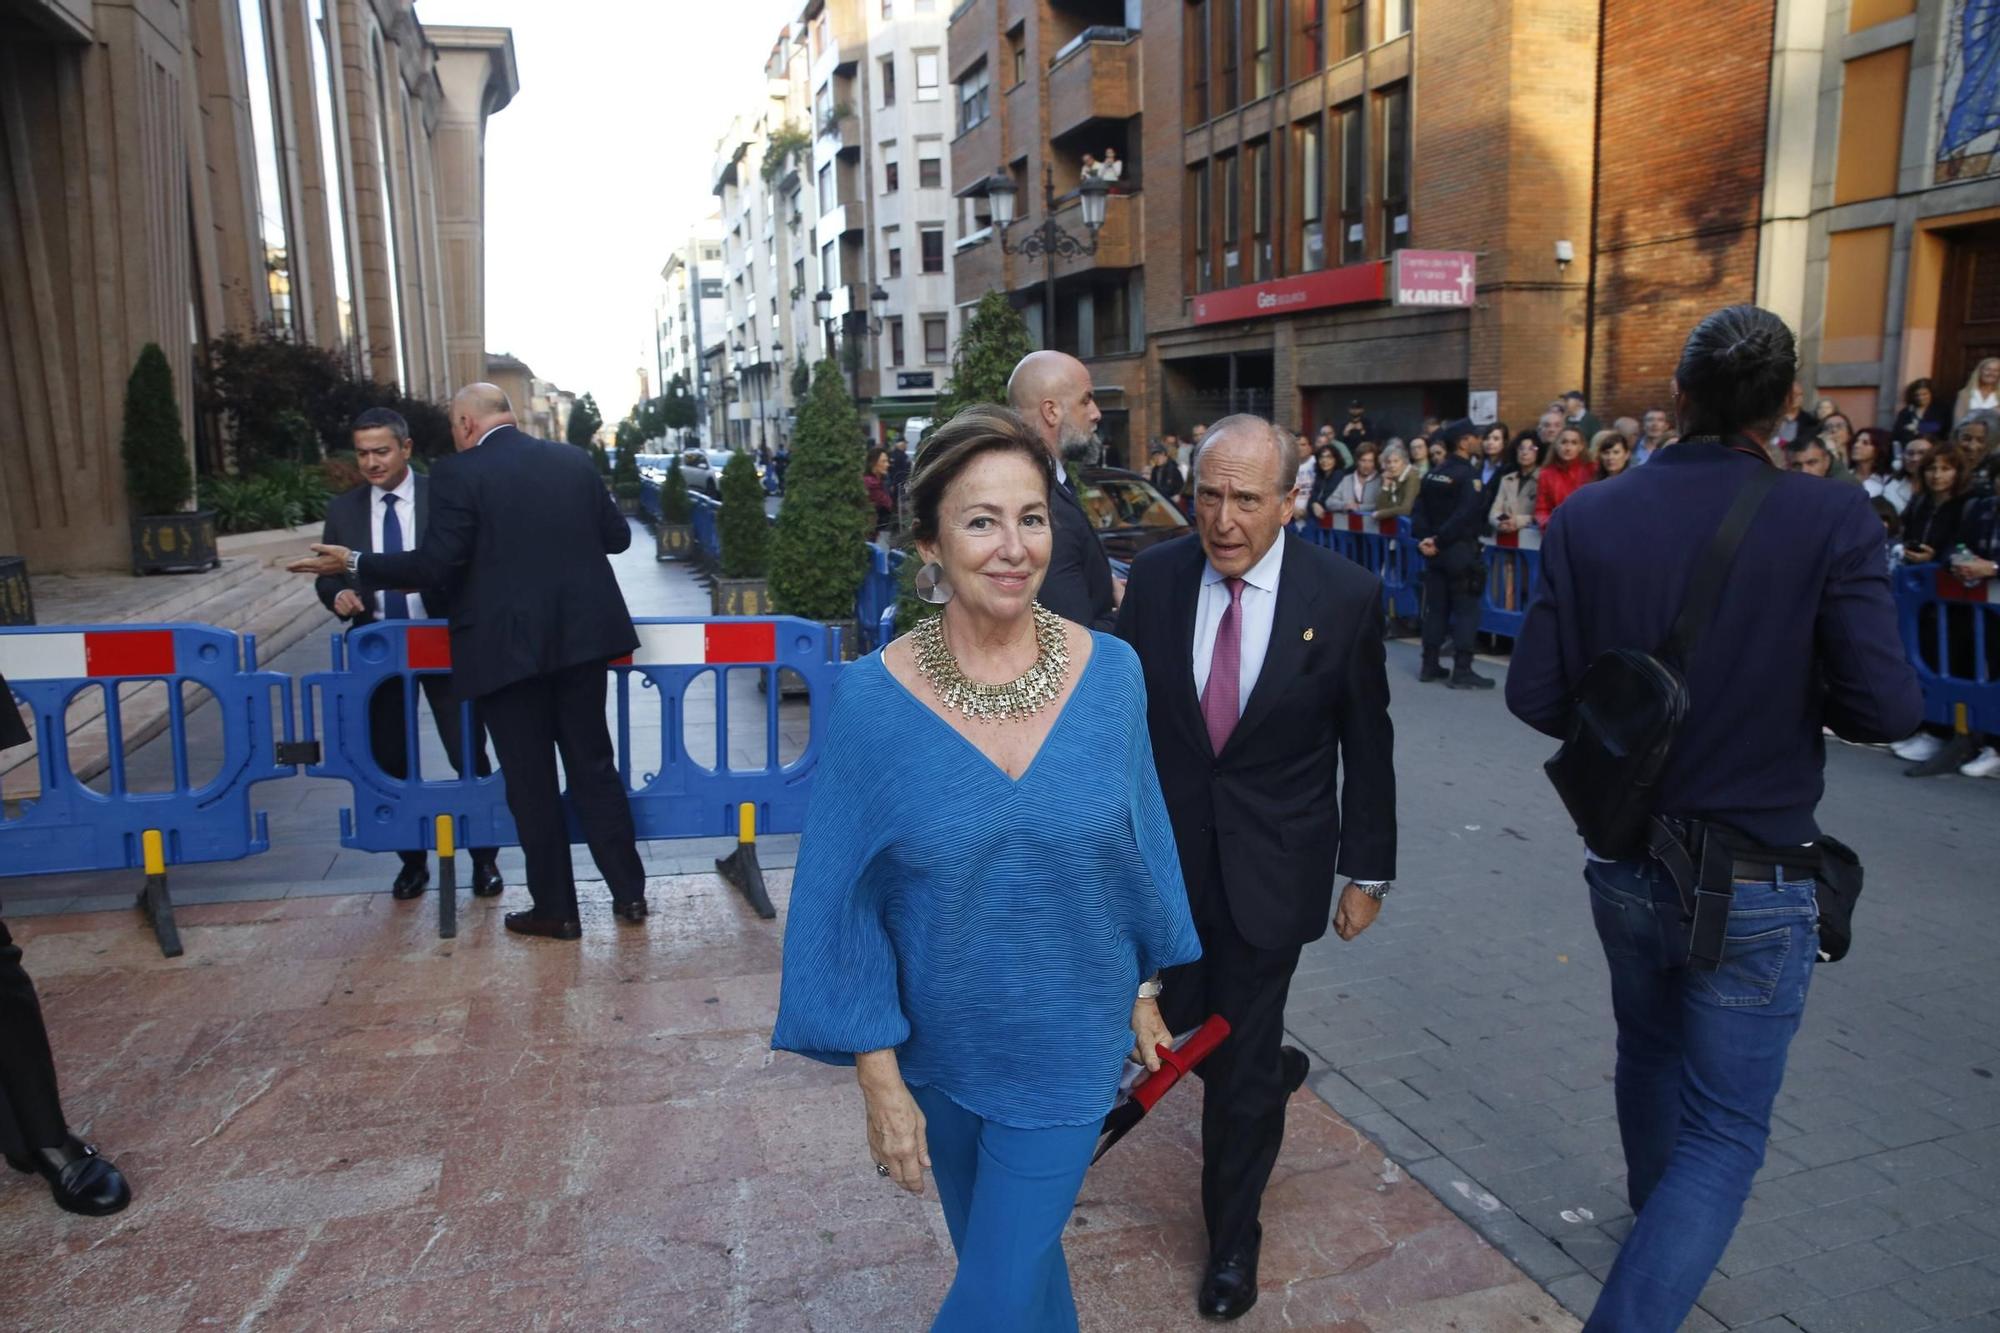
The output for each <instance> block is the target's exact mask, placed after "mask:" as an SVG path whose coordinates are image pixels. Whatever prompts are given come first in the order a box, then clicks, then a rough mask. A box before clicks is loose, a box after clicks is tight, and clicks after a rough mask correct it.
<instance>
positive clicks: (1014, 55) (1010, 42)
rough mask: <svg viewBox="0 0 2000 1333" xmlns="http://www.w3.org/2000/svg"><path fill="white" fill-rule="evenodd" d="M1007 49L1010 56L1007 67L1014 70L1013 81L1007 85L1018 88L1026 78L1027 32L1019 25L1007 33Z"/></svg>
mask: <svg viewBox="0 0 2000 1333" xmlns="http://www.w3.org/2000/svg"><path fill="white" fill-rule="evenodd" d="M1007 50H1008V54H1009V57H1010V59H1009V65H1008V67H1009V68H1010V69H1012V70H1013V71H1014V81H1013V82H1012V83H1010V84H1008V85H1007V86H1008V87H1009V88H1018V87H1020V86H1021V85H1022V84H1023V83H1025V82H1027V79H1028V44H1027V33H1026V32H1025V31H1024V30H1023V29H1022V28H1021V27H1020V26H1019V25H1016V26H1015V28H1014V31H1012V32H1010V33H1008V34H1007Z"/></svg>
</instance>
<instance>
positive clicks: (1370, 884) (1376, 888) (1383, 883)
mask: <svg viewBox="0 0 2000 1333" xmlns="http://www.w3.org/2000/svg"><path fill="white" fill-rule="evenodd" d="M1394 883H1395V881H1393V880H1387V879H1357V880H1355V881H1354V887H1355V888H1357V889H1359V890H1361V891H1362V892H1363V893H1365V894H1367V895H1368V896H1369V897H1370V898H1373V899H1374V900H1375V901H1376V902H1378V903H1379V902H1381V901H1382V899H1383V898H1384V897H1386V896H1388V893H1389V890H1390V888H1391V887H1392V886H1393V885H1394Z"/></svg>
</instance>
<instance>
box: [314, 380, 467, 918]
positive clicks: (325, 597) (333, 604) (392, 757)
mask: <svg viewBox="0 0 2000 1333" xmlns="http://www.w3.org/2000/svg"><path fill="white" fill-rule="evenodd" d="M351 429H352V432H353V436H354V459H355V463H356V464H357V465H358V466H359V467H360V469H361V475H362V477H363V478H364V482H363V484H362V485H360V486H356V487H355V488H354V489H353V490H351V491H348V492H346V493H345V494H343V495H337V496H335V497H334V498H333V500H331V501H330V502H329V503H328V504H327V507H326V526H325V527H324V529H322V531H321V533H320V541H322V542H324V543H325V544H327V545H328V546H345V547H347V548H348V549H349V550H354V551H368V552H374V551H380V552H383V553H385V554H391V553H394V552H397V551H407V550H409V549H410V548H412V547H414V546H415V545H417V543H418V542H419V541H420V540H422V538H423V534H424V532H425V530H426V529H427V528H429V526H430V498H431V492H430V480H429V478H427V477H425V476H424V475H423V474H422V473H420V472H418V471H417V470H416V469H415V468H413V467H411V466H410V452H411V448H412V441H411V439H410V426H409V423H408V422H406V421H405V420H404V419H403V417H402V414H401V413H399V412H392V411H390V410H389V409H388V408H386V407H371V408H369V409H368V410H367V411H366V412H363V413H362V414H361V415H360V416H358V417H356V418H355V419H354V424H353V426H352V428H351ZM315 587H316V588H317V590H318V592H319V599H320V601H322V602H324V603H326V609H327V610H329V611H331V612H333V613H334V614H335V615H337V616H339V617H340V618H341V619H342V620H344V621H346V622H347V624H348V625H349V627H350V628H352V627H356V626H361V625H370V624H373V623H374V622H375V621H377V620H426V619H433V620H443V619H445V618H447V617H448V616H450V615H451V596H452V589H449V588H446V587H441V586H440V587H432V588H426V589H424V590H423V591H422V592H398V591H393V590H392V591H378V590H369V589H363V588H362V587H361V585H360V583H359V582H358V581H357V580H355V579H354V578H352V577H350V576H349V575H347V574H346V573H344V572H343V573H340V574H322V575H320V577H319V578H318V580H317V581H316V583H315ZM419 679H420V680H421V682H422V687H423V692H424V698H426V699H428V700H430V705H431V716H432V717H434V718H436V719H437V731H438V739H439V740H441V741H443V742H444V748H445V754H446V755H447V756H448V757H449V758H450V761H451V769H452V772H454V773H456V772H459V771H460V770H459V765H460V763H461V759H460V751H461V748H462V744H463V741H464V728H463V727H462V726H461V725H460V722H461V720H462V719H461V718H460V716H459V715H460V712H461V711H462V710H461V709H460V708H459V705H458V702H457V701H456V700H455V699H453V698H452V695H451V677H450V676H449V675H427V676H422V677H420V678H419ZM407 705H408V697H407V695H406V693H405V691H404V689H403V681H402V677H400V676H397V677H392V678H391V679H389V680H388V681H386V682H384V684H383V685H382V688H380V689H378V690H377V691H375V695H374V697H373V698H371V699H370V700H369V701H368V739H369V748H370V749H371V750H373V752H374V755H375V762H376V764H377V765H379V766H380V767H381V769H382V771H383V772H384V773H387V774H388V775H389V776H390V777H392V778H408V777H409V774H410V756H409V751H410V737H409V728H408V727H406V726H405V725H404V717H405V713H406V708H407ZM472 743H473V745H474V747H475V749H476V755H475V760H474V762H475V764H476V769H475V771H476V772H477V773H478V774H479V776H480V777H482V778H483V777H485V776H487V775H488V774H489V773H491V772H492V771H493V764H492V762H491V761H490V760H489V759H488V758H487V757H486V729H485V728H484V727H481V726H479V725H478V724H477V723H476V722H475V723H474V726H473V742H472ZM471 852H472V892H473V893H474V895H476V896H477V897H481V898H496V897H498V896H499V895H500V893H501V891H502V890H504V889H505V888H506V887H507V886H506V884H505V882H504V881H502V880H501V878H500V867H499V866H498V865H497V864H496V863H495V862H496V858H498V856H499V855H500V853H499V849H497V848H494V847H474V848H472V849H471ZM400 855H401V856H402V858H403V868H402V870H401V871H400V872H399V873H398V874H397V876H396V882H395V884H394V885H393V886H392V887H391V888H390V890H389V891H390V893H391V894H393V895H394V896H395V897H397V898H399V899H409V898H416V897H419V896H421V895H422V893H423V891H424V886H425V885H426V884H429V883H430V881H431V871H430V858H429V857H428V856H426V855H425V854H424V852H423V849H422V848H414V849H411V850H408V851H404V852H402V853H400Z"/></svg>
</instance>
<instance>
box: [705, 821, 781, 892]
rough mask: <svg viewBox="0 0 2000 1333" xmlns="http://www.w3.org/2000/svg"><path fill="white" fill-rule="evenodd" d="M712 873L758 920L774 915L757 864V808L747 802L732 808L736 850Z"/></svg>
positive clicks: (719, 859)
mask: <svg viewBox="0 0 2000 1333" xmlns="http://www.w3.org/2000/svg"><path fill="white" fill-rule="evenodd" d="M715 871H716V873H717V874H719V875H721V876H722V877H723V878H724V879H725V880H727V881H729V883H731V884H732V885H734V886H735V887H736V889H737V891H738V892H740V893H741V894H742V895H743V897H744V898H745V899H746V900H747V901H748V902H749V904H750V906H751V908H752V910H754V911H755V912H756V913H757V915H758V916H760V917H762V918H764V919H765V920H766V921H769V920H771V919H772V918H774V917H776V916H777V915H778V909H777V908H776V907H773V906H772V905H771V895H770V893H769V892H768V891H767V890H766V889H765V888H764V867H762V866H761V865H759V864H757V807H756V806H755V805H753V804H752V803H751V802H749V801H745V802H743V803H742V804H741V805H739V806H737V807H736V850H735V851H733V852H731V853H730V854H729V855H728V856H724V857H720V858H718V859H717V860H716V862H715Z"/></svg>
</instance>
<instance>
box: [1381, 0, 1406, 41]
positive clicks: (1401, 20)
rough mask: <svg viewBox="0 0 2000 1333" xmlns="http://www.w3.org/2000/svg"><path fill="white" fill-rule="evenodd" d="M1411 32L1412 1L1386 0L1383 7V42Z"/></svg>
mask: <svg viewBox="0 0 2000 1333" xmlns="http://www.w3.org/2000/svg"><path fill="white" fill-rule="evenodd" d="M1409 30H1410V0H1385V3H1384V4H1383V6H1382V40H1383V41H1385V42H1386V41H1388V40H1389V39H1390V38H1392V37H1401V36H1402V35H1403V34H1404V33H1406V32H1408V31H1409Z"/></svg>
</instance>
